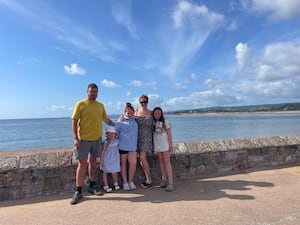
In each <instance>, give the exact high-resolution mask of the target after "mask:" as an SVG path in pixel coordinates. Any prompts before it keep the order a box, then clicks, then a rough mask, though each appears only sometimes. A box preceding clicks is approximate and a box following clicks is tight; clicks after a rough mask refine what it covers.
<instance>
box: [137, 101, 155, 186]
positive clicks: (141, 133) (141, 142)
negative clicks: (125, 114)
mask: <svg viewBox="0 0 300 225" xmlns="http://www.w3.org/2000/svg"><path fill="white" fill-rule="evenodd" d="M148 100H149V99H148V96H147V95H142V96H141V97H140V98H139V102H140V104H141V107H140V108H138V109H137V110H136V112H135V118H136V120H137V122H138V125H139V128H138V153H139V159H140V165H141V167H142V169H143V171H144V173H145V178H146V179H145V181H144V182H143V183H142V184H141V186H142V187H143V188H145V189H146V188H150V187H151V186H152V179H151V175H150V167H149V163H148V161H147V153H150V154H152V153H153V126H154V121H153V118H152V112H151V110H149V109H148V107H147V106H148Z"/></svg>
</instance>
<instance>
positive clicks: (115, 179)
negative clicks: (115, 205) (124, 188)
mask: <svg viewBox="0 0 300 225" xmlns="http://www.w3.org/2000/svg"><path fill="white" fill-rule="evenodd" d="M111 175H112V178H113V181H114V184H115V183H118V173H112V174H111Z"/></svg>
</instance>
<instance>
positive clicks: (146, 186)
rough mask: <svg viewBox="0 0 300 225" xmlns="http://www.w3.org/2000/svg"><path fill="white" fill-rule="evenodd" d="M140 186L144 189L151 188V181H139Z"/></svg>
mask: <svg viewBox="0 0 300 225" xmlns="http://www.w3.org/2000/svg"><path fill="white" fill-rule="evenodd" d="M141 186H142V188H144V189H147V188H151V187H152V183H147V182H146V181H144V182H143V183H141Z"/></svg>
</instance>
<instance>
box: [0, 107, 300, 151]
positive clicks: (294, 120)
mask: <svg viewBox="0 0 300 225" xmlns="http://www.w3.org/2000/svg"><path fill="white" fill-rule="evenodd" d="M110 117H111V119H112V120H113V121H116V120H117V118H118V117H119V115H117V116H110ZM165 117H166V119H168V120H169V121H170V122H171V125H172V134H173V141H174V142H175V143H176V142H183V141H186V142H192V141H208V140H220V139H239V138H257V137H270V136H277V135H289V134H300V113H253V114H251V113H249V114H247V113H244V114H202V115H199V114H198V115H166V116H165ZM72 145H73V137H72V132H71V119H70V118H49V119H10V120H0V151H17V150H37V149H39V150H42V149H53V148H72Z"/></svg>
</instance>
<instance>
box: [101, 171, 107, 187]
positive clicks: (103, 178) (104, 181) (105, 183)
mask: <svg viewBox="0 0 300 225" xmlns="http://www.w3.org/2000/svg"><path fill="white" fill-rule="evenodd" d="M102 180H103V185H104V186H108V181H107V173H106V172H104V171H103V173H102Z"/></svg>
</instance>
